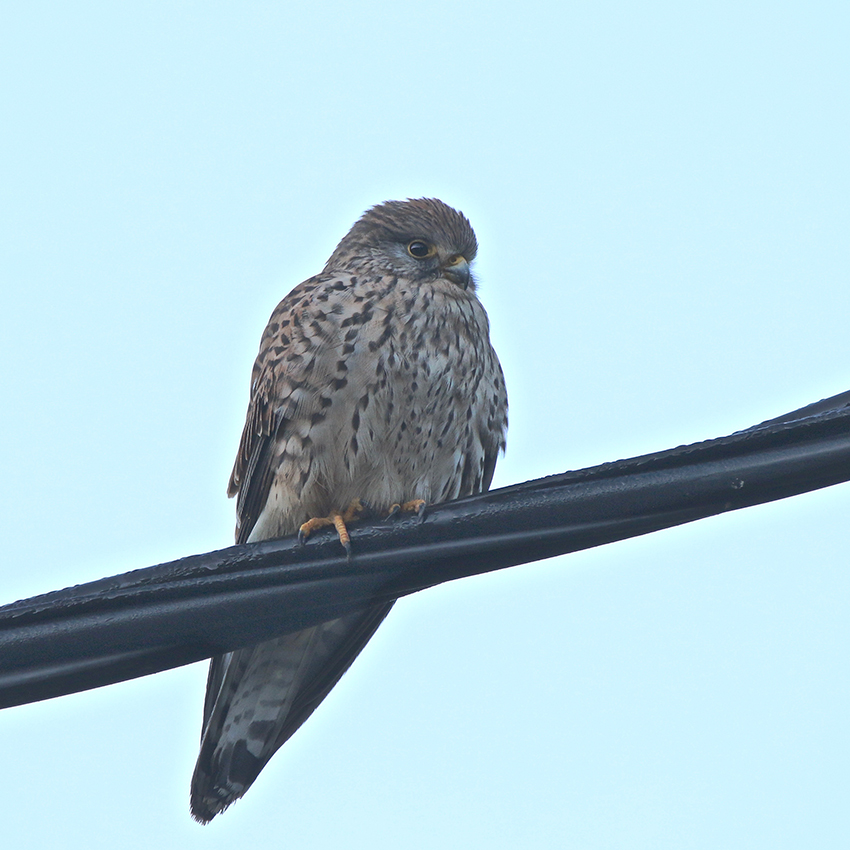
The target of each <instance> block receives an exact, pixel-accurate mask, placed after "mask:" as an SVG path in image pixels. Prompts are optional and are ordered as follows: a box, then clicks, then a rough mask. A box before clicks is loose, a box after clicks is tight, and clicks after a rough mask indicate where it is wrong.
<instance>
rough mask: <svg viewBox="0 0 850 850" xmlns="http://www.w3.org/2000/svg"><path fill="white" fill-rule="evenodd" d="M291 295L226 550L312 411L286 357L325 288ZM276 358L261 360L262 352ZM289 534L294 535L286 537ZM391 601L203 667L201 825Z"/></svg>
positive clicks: (293, 362) (298, 363)
mask: <svg viewBox="0 0 850 850" xmlns="http://www.w3.org/2000/svg"><path fill="white" fill-rule="evenodd" d="M327 282H328V281H327V280H324V279H323V278H312V279H310V280H308V281H305V283H304V284H301V286H299V287H296V289H294V290H293V291H292V292H291V293H290V294H289V295H288V296H287V297H286V298H285V299H284V300H283V301H282V302H281V304H280V305H279V306H278V308H277V309H276V310H275V312H274V313H273V314H272V317H271V320H270V322H269V325H268V327H267V329H266V332H265V334H264V336H263V341H262V343H261V345H260V354H259V356H258V357H257V361H256V363H255V365H254V372H253V375H252V381H251V401H250V404H249V407H248V415H247V417H246V422H245V428H244V430H243V433H242V439H241V442H240V445H239V451H238V454H237V457H236V463H235V465H234V468H233V473H232V475H231V479H230V485H229V488H228V492H229V493H230V495H237V494H238V499H237V529H236V541H237V543H243V542H245V541H247V540H248V538H249V536H250V534H251V531H252V529H253V528H254V526H255V524H256V522H257V519H258V518H259V516H260V514H261V513H262V511H263V508H264V506H265V503H266V500H267V498H268V495H269V490H270V488H271V485H272V482H273V479H274V476H275V473H276V471H277V469H278V466H279V464H280V463H281V462H286V461H285V459H284V460H283V461H282V459H281V458H280V457H279V456H278V455H277V454H276V445H277V444H278V442H279V440H280V439H281V438H284V437H285V436H286V429H287V427H288V425H289V423H290V422H291V421H292V420H294V419H296V418H298V419H301V420H303V419H304V417H305V416H306V417H309V416H310V415H311V414H312V413H313V412H314V411H313V410H312V408H311V405H313V406H315V407H316V408H317V409H318V406H319V404H320V402H318V401H317V400H316V399H315V398H311V397H310V396H308V395H305V394H302V393H299V392H298V390H299V388H300V385H301V383H302V381H303V379H304V377H305V376H304V374H303V371H304V370H307V369H309V370H311V371H313V373H314V375H315V373H316V372H320V371H324V370H325V367H324V365H323V364H322V363H318V364H317V363H316V362H315V359H314V360H313V363H312V366H308V365H307V363H308V362H309V361H308V360H307V359H306V358H299V357H295V358H287V357H285V356H284V357H281V356H279V355H281V354H283V353H284V348H285V347H286V346H287V345H297V344H298V342H297V339H298V337H299V326H300V323H301V318H302V316H301V313H300V312H299V310H300V308H301V307H303V306H304V305H305V303H307V302H309V298H310V293H311V291H313V290H315V289H316V288H321V285H322V284H323V283H327ZM270 352H271V353H272V354H276V355H278V356H269V353H270ZM291 530H292V531H293V532H294V531H295V528H292V529H291ZM392 604H393V603H392V602H389V603H382V604H380V605H374V606H371V607H370V608H367V609H366V610H364V611H361V612H358V613H355V614H351V615H348V616H346V617H341V618H339V619H336V620H332V621H330V622H327V623H322V624H320V625H318V626H313V627H311V628H309V629H304V630H302V631H300V632H295V633H294V634H290V635H285V636H283V637H280V638H276V639H275V640H271V641H266V642H264V643H260V644H257V645H256V646H251V647H246V648H245V649H240V650H237V651H235V652H230V653H227V654H226V655H221V656H218V657H216V658H213V659H212V662H211V664H210V671H209V676H208V679H207V693H206V699H205V701H204V721H203V727H202V728H203V732H202V737H201V751H200V754H199V756H198V761H197V765H196V767H195V773H194V775H193V777H192V795H191V805H192V814H193V816H194V817H195V818H196V819H197V820H200V821H203V822H206V821H209V820H210V819H211V818H213V817H214V816H215V815H216V814H218V813H219V812H220V811H222V810H223V809H224V808H226V807H227V806H228V805H229V804H230V803H232V802H233V801H234V800H236V799H238V798H239V797H241V796H242V795H243V794H244V793H245V791H247V789H248V788H249V787H250V785H251V783H252V782H253V781H254V780H255V779H256V778H257V776H258V775H259V773H260V771H261V770H262V768H263V767H264V765H265V764H266V763H267V762H268V760H269V759H270V758H271V757H272V755H274V753H275V752H276V751H277V750H278V749H279V748H280V747H281V746H282V745H283V744H284V742H285V741H287V740H288V739H289V738H290V737H291V736H292V735H293V734H294V732H295V731H296V730H297V729H298V727H299V726H300V725H301V724H302V723H303V722H304V721H305V720H306V719H307V718H308V717H309V716H310V714H311V713H312V712H313V711H314V709H315V708H316V707H317V706H318V705H319V703H320V702H321V701H322V700H323V699H324V698H325V697H326V696H327V694H328V693H329V692H330V690H331V689H332V688H333V687H334V685H336V683H337V682H338V681H339V679H340V678H341V677H342V675H343V673H345V671H346V670H347V669H348V668H349V666H350V665H351V663H352V662H353V661H354V659H355V658H356V657H357V655H358V654H359V652H360V650H361V649H362V648H363V647H364V646H365V645H366V643H367V642H368V641H369V639H370V638H371V637H372V635H373V634H374V632H375V629H377V628H378V626H379V625H380V623H381V621H382V620H383V619H384V617H386V615H387V614H388V613H389V610H390V608H391V607H392Z"/></svg>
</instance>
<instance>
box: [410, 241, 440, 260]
mask: <svg viewBox="0 0 850 850" xmlns="http://www.w3.org/2000/svg"><path fill="white" fill-rule="evenodd" d="M407 253H408V254H410V256H411V257H415V258H416V259H417V260H424V259H427V258H428V257H433V256H434V246H433V245H429V244H428V243H427V242H423V241H422V240H421V239H414V240H413V241H412V242H409V243H408V245H407Z"/></svg>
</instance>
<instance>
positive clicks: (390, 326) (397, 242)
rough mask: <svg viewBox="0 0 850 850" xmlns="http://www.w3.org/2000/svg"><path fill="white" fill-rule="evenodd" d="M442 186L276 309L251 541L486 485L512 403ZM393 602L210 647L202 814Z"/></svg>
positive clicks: (244, 530)
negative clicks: (247, 642)
mask: <svg viewBox="0 0 850 850" xmlns="http://www.w3.org/2000/svg"><path fill="white" fill-rule="evenodd" d="M477 249H478V245H477V241H476V238H475V233H474V232H473V230H472V227H471V226H470V224H469V222H468V221H467V219H466V218H465V217H464V216H463V215H462V214H461V213H459V212H457V211H456V210H454V209H452V208H451V207H449V206H446V204H444V203H443V202H442V201H438V200H436V199H431V198H421V199H418V200H409V201H388V202H386V203H384V204H380V205H378V206H376V207H373V208H372V209H370V210H369V211H368V212H366V213H365V214H364V215H363V216H362V217H361V218H360V219H359V220H358V221H357V222H356V223H355V224H354V226H353V227H352V228H351V230H350V231H349V232H348V234H347V235H346V236H345V238H343V240H342V241H341V242H340V243H339V245H337V247H336V250H335V251H334V252H333V254H331V257H330V259H329V260H328V262H327V264H326V265H325V268H324V270H323V271H322V273H321V274H319V275H316V276H315V277H311V278H310V279H309V280H306V281H304V283H302V284H300V285H299V286H296V287H295V289H293V290H292V291H291V292H290V293H289V295H287V296H286V298H284V299H283V301H281V303H280V304H279V305H278V307H277V309H276V310H275V311H274V313H272V316H271V319H270V320H269V324H268V326H267V327H266V330H265V332H264V334H263V338H262V341H261V343H260V352H259V354H258V356H257V360H256V362H255V363H254V369H253V372H252V375H251V397H250V403H249V405H248V415H247V420H246V422H245V429H244V431H243V432H242V440H241V442H240V445H239V452H238V454H237V456H236V463H235V465H234V467H233V474H232V475H231V478H230V485H229V487H228V494H229V495H230V496H238V499H237V506H236V514H237V522H236V541H237V542H238V543H243V542H246V541H256V540H267V539H270V538H275V537H282V536H284V535H289V534H293V533H295V532H297V531H299V529H300V530H301V532H302V536H306V535H308V534H309V533H310V532H311V531H312V530H313V529H314V528H316V527H319V526H321V525H322V524H329V523H333V524H335V525H336V527H337V530H338V531H339V533H340V540H341V541H342V542H343V543H344V544H345V545H347V543H348V540H347V532H346V531H345V522H346V521H347V520H349V519H350V518H351V517H352V516H353V515H354V514H355V513H356V510H349V508H350V506H352V505H355V506H356V504H357V500H359V499H362V500H363V502H365V503H367V504H368V505H369V506H370V509H371V510H372V511H374V512H377V513H380V512H384V513H386V514H390V513H391V512H392V511H393V509H396V510H397V509H398V506H404V507H406V508H407V507H411V506H412V507H418V506H420V505H422V504H424V503H435V502H443V501H446V500H449V499H456V498H458V497H460V496H467V495H470V494H472V493H479V492H481V491H483V490H487V489H488V487H489V486H490V482H491V480H492V478H493V470H494V468H495V465H496V457H497V455H498V454H499V451H500V450H502V449H504V446H505V430H506V428H507V408H508V401H507V395H506V392H505V382H504V377H503V375H502V369H501V366H500V365H499V360H498V358H497V357H496V353H495V351H494V350H493V348H492V346H491V344H490V338H489V322H488V320H487V314H486V313H485V312H484V308H483V307H482V305H481V302H480V301H479V300H478V298H477V297H476V294H475V281H474V279H473V277H472V274H471V271H470V265H471V263H472V261H473V260H474V259H475V255H476V252H477ZM392 604H393V603H392V602H389V603H382V604H379V605H373V606H372V607H370V608H367V609H366V610H364V611H361V612H360V613H357V614H351V615H349V616H346V617H341V618H339V619H337V620H332V621H330V622H327V623H323V624H321V625H319V626H314V627H312V628H309V629H304V630H303V631H300V632H296V633H294V634H290V635H286V636H285V637H280V638H277V639H275V640H270V641H266V642H265V643H260V644H258V645H256V646H251V647H246V648H245V649H240V650H238V651H236V652H230V653H227V654H226V655H222V656H219V657H217V658H214V659H213V660H212V663H211V665H210V671H209V679H208V682H207V694H206V700H205V703H204V721H203V732H202V737H201V750H200V755H199V756H198V762H197V765H196V767H195V773H194V776H193V777H192V795H191V805H192V815H193V817H195V819H196V820H198V821H201V822H203V823H206V822H208V821H210V820H211V819H212V818H213V817H215V815H216V814H218V813H219V812H221V811H222V810H223V809H225V808H226V807H227V806H229V805H230V804H231V803H232V802H233V801H234V800H236V799H238V798H239V797H241V796H242V795H243V794H244V793H245V792H246V791H247V790H248V788H249V787H250V785H251V783H252V782H253V781H254V780H255V779H256V778H257V776H258V774H259V773H260V771H261V770H262V769H263V767H264V766H265V764H266V762H268V760H269V759H270V758H271V757H272V755H274V753H275V752H276V751H277V749H278V748H279V747H280V746H281V745H282V744H283V743H284V742H285V741H286V740H287V739H288V738H289V737H290V736H291V735H292V734H293V733H294V732H295V730H296V729H298V727H299V726H300V725H301V724H302V723H303V722H304V721H305V720H306V719H307V718H308V717H309V716H310V714H311V713H312V712H313V710H314V709H315V708H316V706H318V704H319V703H320V702H321V701H322V700H323V699H324V698H325V697H326V696H327V695H328V693H329V691H330V690H331V688H333V686H334V685H335V684H336V683H337V682H338V681H339V679H340V677H341V676H342V674H343V673H344V672H345V671H346V670H347V669H348V667H349V665H350V664H351V662H352V661H354V659H355V658H356V657H357V654H358V653H359V652H360V650H361V649H363V647H364V646H365V645H366V643H367V641H368V640H369V638H370V637H371V636H372V635H373V634H374V632H375V629H377V628H378V626H379V625H380V623H381V621H382V620H383V619H384V617H386V615H387V613H388V612H389V610H390V608H391V607H392Z"/></svg>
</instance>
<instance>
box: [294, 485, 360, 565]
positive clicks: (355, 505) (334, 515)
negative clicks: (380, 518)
mask: <svg viewBox="0 0 850 850" xmlns="http://www.w3.org/2000/svg"><path fill="white" fill-rule="evenodd" d="M367 510H368V506H367V505H365V504H364V503H363V502H361V501H360V499H355V500H354V501H353V502H351V504H350V505H349V506H348V507H347V508H346V509H345V510H344V511H342V512H341V513H340V512H339V511H331V512H330V513H329V514H328V515H327V516H314V517H311V518H310V519H308V520H307V522H305V523H302V525H301V528H299V529H298V542H299V543H305V542H306V540H307V538H308V537H309V536H310V535H311V534H312V533H313V532H314V531H318V530H319V529H320V528H327V527H328V526H331V525H332V526H333V527H334V528H335V529H336V533H337V534H338V535H339V542H340V543H342V545H343V548H344V549H345V552H346V554H347V555H348V557H349V558H350V557H351V537H350V536H349V534H348V528H347V527H346V526H347V524H348V523H349V522H353V521H354V520H356V519H359V518H360V517H361V516H362V515H363V514H364V513H365V512H366V511H367Z"/></svg>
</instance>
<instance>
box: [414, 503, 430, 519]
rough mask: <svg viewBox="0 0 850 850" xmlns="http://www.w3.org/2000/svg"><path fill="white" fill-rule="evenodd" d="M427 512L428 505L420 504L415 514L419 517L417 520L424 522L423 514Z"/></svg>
mask: <svg viewBox="0 0 850 850" xmlns="http://www.w3.org/2000/svg"><path fill="white" fill-rule="evenodd" d="M427 513H428V505H420V506H419V510H417V511H416V515H417V516H418V517H419V522H425V514H427Z"/></svg>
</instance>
